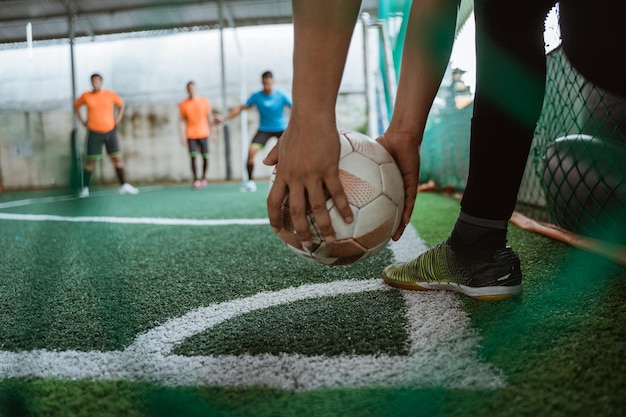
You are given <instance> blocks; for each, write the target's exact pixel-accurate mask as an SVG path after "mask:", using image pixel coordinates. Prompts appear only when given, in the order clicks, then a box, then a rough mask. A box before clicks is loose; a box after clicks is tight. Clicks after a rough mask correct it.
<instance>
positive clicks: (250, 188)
mask: <svg viewBox="0 0 626 417" xmlns="http://www.w3.org/2000/svg"><path fill="white" fill-rule="evenodd" d="M239 191H251V192H255V191H256V184H255V182H254V181H252V180H250V181H247V182H246V183H245V184H244V185H242V186H241V187H239Z"/></svg>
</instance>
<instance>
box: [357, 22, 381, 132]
mask: <svg viewBox="0 0 626 417" xmlns="http://www.w3.org/2000/svg"><path fill="white" fill-rule="evenodd" d="M369 26H370V16H369V14H368V13H363V14H361V27H362V29H363V72H364V76H365V114H366V115H367V135H368V136H370V137H372V138H374V137H377V136H378V135H379V134H380V133H382V132H378V129H376V126H377V123H376V120H377V117H376V114H375V109H376V93H375V89H374V81H373V79H372V78H373V73H372V66H371V63H370V48H369V35H368V33H369Z"/></svg>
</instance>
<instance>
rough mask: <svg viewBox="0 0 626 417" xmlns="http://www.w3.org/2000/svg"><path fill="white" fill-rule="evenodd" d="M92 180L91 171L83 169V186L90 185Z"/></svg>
mask: <svg viewBox="0 0 626 417" xmlns="http://www.w3.org/2000/svg"><path fill="white" fill-rule="evenodd" d="M90 182H91V171H87V170H83V187H89V183H90Z"/></svg>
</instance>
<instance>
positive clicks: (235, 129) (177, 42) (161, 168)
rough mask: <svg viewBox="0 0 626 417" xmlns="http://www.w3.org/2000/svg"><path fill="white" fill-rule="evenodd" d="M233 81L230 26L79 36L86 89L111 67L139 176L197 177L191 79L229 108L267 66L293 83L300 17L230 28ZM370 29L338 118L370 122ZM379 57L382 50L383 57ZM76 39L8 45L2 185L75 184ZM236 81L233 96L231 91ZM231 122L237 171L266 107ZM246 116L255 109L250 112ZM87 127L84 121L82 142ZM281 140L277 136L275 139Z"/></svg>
mask: <svg viewBox="0 0 626 417" xmlns="http://www.w3.org/2000/svg"><path fill="white" fill-rule="evenodd" d="M223 35H224V36H223V38H222V39H223V43H224V67H225V73H226V78H225V83H222V78H221V60H220V53H219V51H220V44H221V43H222V40H221V39H220V33H219V31H218V30H205V31H195V32H187V33H180V34H176V35H167V36H155V37H150V38H132V39H108V40H102V39H99V40H97V41H95V42H91V41H88V40H78V41H77V43H76V45H75V71H76V95H79V94H80V93H82V92H83V91H85V90H89V89H91V85H90V79H89V77H90V75H91V74H92V73H93V72H98V73H101V74H102V75H103V77H104V88H109V89H112V90H114V91H116V92H118V93H119V94H120V95H121V96H122V97H123V98H124V100H125V102H126V106H127V108H126V113H125V116H124V118H123V119H122V121H121V124H120V126H119V127H118V134H119V138H120V141H121V146H122V150H123V152H124V161H125V165H126V173H127V178H128V181H129V182H132V183H135V184H149V183H152V182H157V181H190V178H191V169H190V167H189V156H188V152H187V150H186V148H183V147H182V146H181V145H180V143H179V140H178V130H177V129H178V107H177V106H178V102H179V101H180V100H182V99H184V98H185V96H186V92H185V85H186V83H187V81H189V80H194V81H195V82H196V85H197V87H198V92H199V94H201V95H204V96H206V97H208V98H209V100H210V101H211V103H212V105H213V107H214V109H215V110H216V111H218V112H220V113H224V111H225V108H230V107H232V106H235V105H237V104H239V103H241V102H242V101H243V100H245V98H246V97H247V96H248V95H249V94H250V93H252V92H253V91H256V90H257V89H259V88H260V87H261V84H260V74H261V73H262V72H263V71H265V70H267V69H270V70H272V71H273V72H274V74H275V78H276V86H277V87H278V88H281V89H283V90H286V91H288V92H289V91H290V89H291V78H292V72H291V71H292V65H291V60H292V49H293V44H292V39H293V33H292V28H291V26H290V25H277V26H270V27H263V28H259V27H256V28H240V29H237V30H232V29H227V30H224V32H223ZM362 50H363V46H362V40H361V37H360V30H357V31H355V37H354V40H353V47H352V48H351V51H350V56H349V59H348V65H347V68H346V73H345V76H344V81H343V82H342V87H341V96H340V99H339V101H338V106H337V110H338V123H339V125H340V126H341V127H342V128H347V129H359V128H361V127H362V126H364V125H365V124H366V118H365V94H364V83H365V81H364V76H363V60H362ZM372 59H376V58H375V57H373V58H372ZM71 84H72V83H71V68H70V48H69V44H68V43H67V42H63V43H60V44H55V45H49V44H46V45H42V44H37V43H36V44H35V48H33V49H32V50H27V49H25V48H21V49H19V48H15V49H4V50H0V186H2V187H3V188H4V189H33V188H49V187H65V186H68V185H69V184H70V171H71V167H72V163H73V161H74V158H73V155H72V152H73V149H72V143H71V139H70V136H71V132H72V129H73V126H74V120H73V114H72V100H73V96H72V85H71ZM223 88H224V89H225V90H226V97H225V98H226V103H224V100H223V95H222V92H223ZM246 118H247V123H246V124H245V126H243V127H244V129H243V133H242V126H241V121H240V120H238V119H234V120H232V121H230V122H229V130H230V166H231V179H235V180H237V179H241V178H242V177H243V169H242V167H243V163H242V161H243V158H244V150H245V149H247V146H248V143H249V141H250V139H251V137H252V135H253V134H254V133H255V132H256V129H257V127H258V114H257V112H256V110H251V111H248V112H247V115H246ZM244 120H246V119H244ZM215 135H216V142H215V143H211V159H210V165H209V173H208V176H209V178H210V179H211V180H223V179H226V174H227V172H226V171H227V169H226V168H227V161H226V147H225V144H224V141H223V138H224V131H223V128H219V129H217V131H216V132H215ZM85 136H86V132H85V130H84V128H82V126H81V127H79V129H78V137H79V138H80V140H79V143H80V150H81V151H82V148H83V147H84V138H85ZM271 144H273V142H272V143H270V145H271ZM263 156H264V154H259V155H258V156H257V158H258V163H257V165H256V166H257V168H256V170H255V176H256V177H258V178H261V177H269V175H270V174H271V168H270V167H265V166H263V165H262V163H261V162H260V160H261V159H262V158H263ZM93 181H94V184H99V183H100V184H109V183H115V181H116V179H115V173H114V169H113V167H112V164H111V162H110V160H109V159H108V158H103V160H102V162H100V163H99V165H98V166H97V167H96V171H95V175H94V177H93Z"/></svg>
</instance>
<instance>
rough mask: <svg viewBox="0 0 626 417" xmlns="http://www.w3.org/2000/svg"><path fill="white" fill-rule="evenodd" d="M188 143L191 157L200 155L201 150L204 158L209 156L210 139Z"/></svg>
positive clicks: (191, 140)
mask: <svg viewBox="0 0 626 417" xmlns="http://www.w3.org/2000/svg"><path fill="white" fill-rule="evenodd" d="M187 143H188V144H189V154H190V155H191V156H196V155H198V149H200V153H201V154H202V156H205V157H206V156H208V155H209V138H202V139H189V138H188V139H187Z"/></svg>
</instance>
